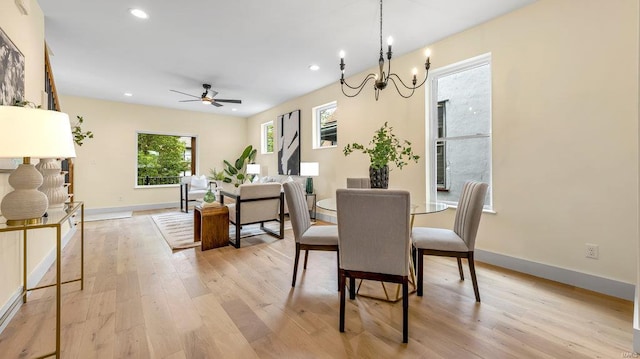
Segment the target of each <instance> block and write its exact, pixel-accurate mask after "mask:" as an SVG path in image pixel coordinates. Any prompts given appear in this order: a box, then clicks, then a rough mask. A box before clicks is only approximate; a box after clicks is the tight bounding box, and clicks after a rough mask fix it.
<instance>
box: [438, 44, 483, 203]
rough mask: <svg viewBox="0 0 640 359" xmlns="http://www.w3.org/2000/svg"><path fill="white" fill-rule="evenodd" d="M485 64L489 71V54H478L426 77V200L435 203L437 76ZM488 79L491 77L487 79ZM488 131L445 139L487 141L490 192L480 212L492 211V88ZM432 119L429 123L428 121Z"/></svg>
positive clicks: (446, 139)
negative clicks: (427, 180)
mask: <svg viewBox="0 0 640 359" xmlns="http://www.w3.org/2000/svg"><path fill="white" fill-rule="evenodd" d="M484 65H489V71H490V72H491V71H492V68H491V66H492V60H491V53H487V54H482V55H479V56H476V57H473V58H470V59H467V60H463V61H460V62H457V63H454V64H451V65H448V66H445V67H442V68H439V69H435V70H433V71H431V73H430V74H429V91H426V95H425V96H426V99H425V104H426V109H425V113H426V114H427V118H426V122H427V123H426V126H425V128H426V129H427V134H426V136H425V137H426V138H428V139H429V141H425V142H426V145H427V148H426V149H425V153H426V154H427V156H428V158H430V160H431V165H429V166H427V178H429V182H428V183H427V188H426V193H428V194H429V198H427V200H429V201H431V200H435V199H437V198H438V197H437V187H438V185H437V178H436V176H437V151H436V144H437V141H438V140H441V139H439V138H438V137H437V136H438V91H437V88H438V79H439V78H441V77H445V76H448V75H451V74H454V73H458V72H462V71H466V70H470V69H472V68H475V67H479V66H484ZM490 78H491V77H490ZM489 98H490V103H489V132H488V133H482V134H480V133H479V134H475V135H467V136H458V137H453V138H446V137H445V142H446V141H457V140H467V139H473V138H489V178H490V181H489V186H490V188H491V190H490V191H489V193H490V195H489V198H488V201H485V204H484V210H485V211H489V212H493V183H492V181H493V162H492V161H493V156H492V152H493V135H492V131H491V129H492V128H493V109H492V103H493V100H492V99H493V86H491V87H490V89H489ZM432 119H433V120H432ZM442 202H445V203H447V204H448V205H449V206H450V207H453V208H457V206H458V202H457V201H455V202H453V201H442Z"/></svg>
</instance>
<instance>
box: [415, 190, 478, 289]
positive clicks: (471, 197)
mask: <svg viewBox="0 0 640 359" xmlns="http://www.w3.org/2000/svg"><path fill="white" fill-rule="evenodd" d="M488 187H489V185H488V184H486V183H482V182H475V181H468V182H466V183H465V184H464V187H463V189H462V193H461V194H460V199H459V201H458V208H457V209H456V218H455V221H454V225H453V230H450V229H443V228H430V227H414V228H413V229H412V231H411V238H412V240H413V247H414V255H415V257H416V258H415V261H414V263H415V266H416V270H417V272H418V278H417V282H418V285H417V292H418V296H422V294H423V280H424V260H423V257H424V256H425V255H435V256H444V257H456V258H457V261H458V272H459V274H460V280H464V272H463V270H462V260H461V259H462V258H466V259H467V261H468V263H469V271H470V273H471V281H472V282H473V291H474V294H475V297H476V302H480V291H479V289H478V280H477V278H476V270H475V263H474V257H473V252H474V249H475V244H476V234H477V233H478V227H479V225H480V217H481V216H482V208H483V207H484V198H485V196H486V194H487V189H488Z"/></svg>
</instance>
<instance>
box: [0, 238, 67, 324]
mask: <svg viewBox="0 0 640 359" xmlns="http://www.w3.org/2000/svg"><path fill="white" fill-rule="evenodd" d="M75 233H76V227H71V228H70V229H69V231H68V232H67V233H66V234H65V235H64V237H63V238H62V248H64V247H66V245H67V243H69V241H70V240H71V238H72V237H73V235H74V234H75ZM55 260H56V248H55V247H54V248H52V249H51V251H49V253H48V254H47V255H46V256H45V257H44V259H43V260H42V261H41V262H40V264H38V265H37V266H36V268H34V270H33V271H32V272H31V274H30V275H29V276H28V277H27V288H33V287H35V286H37V285H38V283H40V281H41V280H42V278H43V277H44V275H45V274H46V273H47V271H48V270H49V268H50V267H51V265H53V263H54V262H55ZM29 295H30V293H27V298H28V297H29ZM21 306H22V286H20V287H19V288H18V289H17V290H16V292H14V294H13V295H12V296H11V298H10V299H9V300H8V301H7V302H6V303H5V304H4V305H3V306H2V308H0V333H2V331H3V330H4V329H5V328H6V327H7V325H8V324H9V322H10V321H11V319H13V317H14V316H15V314H16V313H17V312H18V309H20V307H21Z"/></svg>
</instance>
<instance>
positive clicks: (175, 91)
mask: <svg viewBox="0 0 640 359" xmlns="http://www.w3.org/2000/svg"><path fill="white" fill-rule="evenodd" d="M169 91H173V92H177V93H181V94H183V95H187V96H191V97H195V98H200V96H195V95H191V94H188V93H184V92H180V91H176V90H169Z"/></svg>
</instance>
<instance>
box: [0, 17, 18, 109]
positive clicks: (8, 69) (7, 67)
mask: <svg viewBox="0 0 640 359" xmlns="http://www.w3.org/2000/svg"><path fill="white" fill-rule="evenodd" d="M16 100H17V101H22V100H24V55H22V53H21V52H20V50H18V47H17V46H16V45H15V44H14V43H13V42H12V41H11V39H10V38H9V36H7V34H6V33H5V32H4V30H2V28H0V105H11V104H13V103H14V102H15V101H16Z"/></svg>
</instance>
